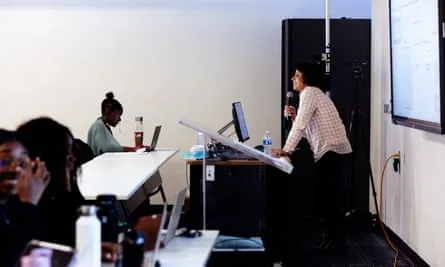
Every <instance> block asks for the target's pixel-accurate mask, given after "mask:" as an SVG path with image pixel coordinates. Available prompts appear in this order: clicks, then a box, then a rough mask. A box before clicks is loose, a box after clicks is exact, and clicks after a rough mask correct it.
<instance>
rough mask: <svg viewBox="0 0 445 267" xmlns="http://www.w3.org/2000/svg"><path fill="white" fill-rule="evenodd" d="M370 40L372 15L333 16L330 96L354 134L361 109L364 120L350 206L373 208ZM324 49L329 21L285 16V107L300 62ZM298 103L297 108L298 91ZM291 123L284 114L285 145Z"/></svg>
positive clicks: (350, 177)
mask: <svg viewBox="0 0 445 267" xmlns="http://www.w3.org/2000/svg"><path fill="white" fill-rule="evenodd" d="M370 38H371V22H370V20H368V19H332V20H331V86H330V88H331V92H330V94H331V98H332V100H333V101H334V103H335V105H336V107H337V109H338V111H339V114H340V116H341V118H342V120H343V123H344V124H345V127H346V130H347V132H349V127H350V121H351V114H352V111H353V110H354V108H356V109H355V110H356V111H359V114H360V115H361V116H359V119H358V120H357V123H356V124H355V125H354V126H355V127H354V128H353V129H351V132H352V133H351V143H352V145H353V147H354V148H355V152H354V153H355V156H354V160H352V161H351V162H350V164H351V165H350V166H349V167H350V168H349V169H348V172H346V173H347V177H346V178H345V179H346V181H347V184H348V185H349V186H348V193H349V194H348V196H349V199H348V201H347V202H348V204H347V205H348V209H359V210H362V211H368V210H369V176H368V162H369V146H370V144H369V133H370V87H369V85H370V66H369V63H370ZM324 50H325V21H324V20H323V19H286V20H283V23H282V106H281V107H280V114H282V110H283V108H284V105H285V103H286V93H287V91H289V90H292V82H291V80H290V78H291V77H292V75H293V74H294V72H295V66H296V64H297V63H298V62H302V61H309V62H314V63H316V59H317V58H319V55H320V54H321V53H324ZM292 102H293V104H294V105H295V106H296V107H298V94H297V93H294V98H293V99H292ZM289 126H290V125H289V122H287V121H286V120H285V119H284V117H283V116H282V134H281V138H282V139H281V141H282V144H284V142H285V140H286V139H285V138H286V136H287V129H289Z"/></svg>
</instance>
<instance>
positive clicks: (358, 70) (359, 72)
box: [348, 60, 368, 80]
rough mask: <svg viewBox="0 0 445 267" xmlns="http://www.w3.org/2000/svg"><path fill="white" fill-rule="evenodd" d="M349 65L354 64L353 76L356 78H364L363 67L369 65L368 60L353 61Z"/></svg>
mask: <svg viewBox="0 0 445 267" xmlns="http://www.w3.org/2000/svg"><path fill="white" fill-rule="evenodd" d="M348 65H350V66H352V78H353V79H354V80H361V79H363V68H364V67H366V66H368V62H366V61H356V60H355V61H352V62H350V63H349V64H348Z"/></svg>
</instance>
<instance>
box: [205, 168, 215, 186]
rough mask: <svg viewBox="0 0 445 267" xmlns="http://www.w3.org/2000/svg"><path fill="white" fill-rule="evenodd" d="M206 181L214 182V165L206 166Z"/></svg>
mask: <svg viewBox="0 0 445 267" xmlns="http://www.w3.org/2000/svg"><path fill="white" fill-rule="evenodd" d="M206 181H210V182H213V181H215V165H207V166H206Z"/></svg>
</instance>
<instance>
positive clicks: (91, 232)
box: [76, 206, 101, 267]
mask: <svg viewBox="0 0 445 267" xmlns="http://www.w3.org/2000/svg"><path fill="white" fill-rule="evenodd" d="M100 229H101V228H100V221H99V219H98V218H97V215H96V206H81V207H80V217H79V218H78V219H77V221H76V250H77V264H76V266H89V267H100V266H101V240H100V239H101V234H100Z"/></svg>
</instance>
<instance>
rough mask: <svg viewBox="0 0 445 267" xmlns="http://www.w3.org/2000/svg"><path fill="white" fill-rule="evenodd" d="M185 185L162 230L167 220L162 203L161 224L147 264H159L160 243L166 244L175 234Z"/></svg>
mask: <svg viewBox="0 0 445 267" xmlns="http://www.w3.org/2000/svg"><path fill="white" fill-rule="evenodd" d="M187 188H188V187H187V186H185V187H184V188H182V189H181V190H180V191H179V192H178V194H177V196H176V200H175V203H174V205H173V209H172V212H171V214H170V220H169V223H168V227H167V231H164V230H163V228H164V224H165V222H166V220H167V203H165V204H164V208H163V211H162V218H161V224H160V226H159V231H158V236H157V238H156V244H155V248H154V251H153V255H152V257H151V260H150V264H149V266H151V267H154V266H160V265H159V249H160V247H161V243H163V245H164V247H167V246H168V243H170V241H171V240H173V239H174V238H175V236H176V230H177V228H178V225H179V219H180V218H181V212H182V207H183V206H184V201H185V196H186V193H187Z"/></svg>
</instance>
